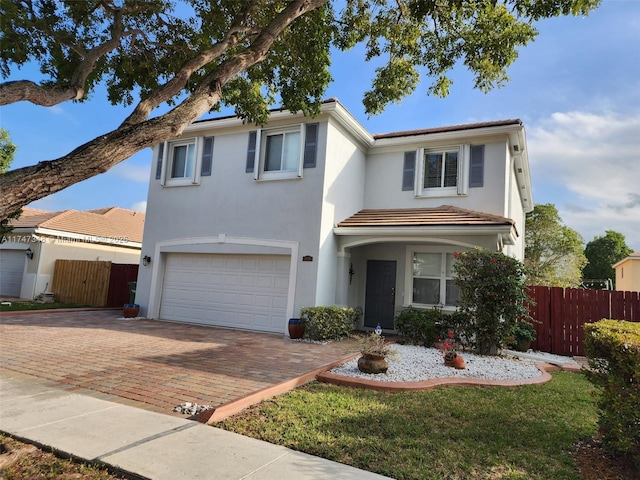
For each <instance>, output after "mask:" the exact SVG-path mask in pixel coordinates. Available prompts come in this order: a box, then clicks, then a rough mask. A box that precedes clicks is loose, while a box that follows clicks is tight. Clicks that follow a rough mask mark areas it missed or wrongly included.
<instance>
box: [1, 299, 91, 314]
mask: <svg viewBox="0 0 640 480" xmlns="http://www.w3.org/2000/svg"><path fill="white" fill-rule="evenodd" d="M8 303H11V305H0V312H20V311H24V310H54V309H57V308H83V307H85V306H86V305H76V304H74V303H59V302H53V303H39V302H29V301H23V300H18V301H13V300H9V301H8Z"/></svg>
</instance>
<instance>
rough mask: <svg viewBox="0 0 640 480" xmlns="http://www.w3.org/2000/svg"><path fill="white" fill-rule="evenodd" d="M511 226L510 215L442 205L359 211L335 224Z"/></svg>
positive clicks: (367, 225) (351, 225) (363, 225)
mask: <svg viewBox="0 0 640 480" xmlns="http://www.w3.org/2000/svg"><path fill="white" fill-rule="evenodd" d="M473 225H480V226H493V225H511V226H513V227H514V228H515V222H514V221H513V220H511V219H510V218H506V217H501V216H499V215H493V214H490V213H484V212H476V211H474V210H467V209H464V208H458V207H452V206H451V205H441V206H439V207H436V208H402V209H378V210H360V211H359V212H358V213H356V214H355V215H352V216H351V217H349V218H347V219H345V220H343V221H342V222H340V223H338V227H434V226H473Z"/></svg>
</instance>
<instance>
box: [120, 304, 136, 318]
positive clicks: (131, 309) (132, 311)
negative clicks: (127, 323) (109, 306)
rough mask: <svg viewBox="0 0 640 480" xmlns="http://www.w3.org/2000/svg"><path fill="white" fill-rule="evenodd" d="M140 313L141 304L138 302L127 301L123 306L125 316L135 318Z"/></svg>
mask: <svg viewBox="0 0 640 480" xmlns="http://www.w3.org/2000/svg"><path fill="white" fill-rule="evenodd" d="M138 313H140V305H138V304H137V303H125V304H124V307H122V316H123V317H124V318H135V317H137V316H138Z"/></svg>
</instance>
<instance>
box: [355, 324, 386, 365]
mask: <svg viewBox="0 0 640 480" xmlns="http://www.w3.org/2000/svg"><path fill="white" fill-rule="evenodd" d="M358 343H359V346H360V353H361V354H362V356H361V357H360V358H359V359H358V370H360V371H361V372H364V373H386V372H387V369H388V368H389V362H387V360H386V357H388V356H389V355H390V354H391V349H390V348H389V346H388V345H386V344H385V342H384V337H383V336H382V335H379V334H377V333H375V332H371V333H369V334H367V335H364V336H361V337H358Z"/></svg>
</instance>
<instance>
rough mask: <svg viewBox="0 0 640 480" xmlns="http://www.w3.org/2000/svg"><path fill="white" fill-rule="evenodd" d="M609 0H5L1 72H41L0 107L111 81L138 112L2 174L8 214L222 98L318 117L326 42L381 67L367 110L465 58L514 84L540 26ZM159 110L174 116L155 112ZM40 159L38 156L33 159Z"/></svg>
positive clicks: (261, 113) (255, 111) (446, 83)
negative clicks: (520, 54) (356, 49)
mask: <svg viewBox="0 0 640 480" xmlns="http://www.w3.org/2000/svg"><path fill="white" fill-rule="evenodd" d="M599 3H600V0H498V1H497V0H402V1H399V0H368V1H362V0H340V1H338V0H333V1H332V0H208V1H205V0H83V1H77V0H3V1H2V2H0V16H1V17H2V22H1V24H0V35H1V36H0V73H1V74H2V76H3V78H5V79H6V78H8V77H9V76H10V75H11V74H12V73H14V72H15V71H16V70H17V69H19V68H20V67H22V66H24V65H26V64H28V63H31V62H35V63H37V64H38V65H39V66H40V71H41V73H42V78H41V79H25V80H17V81H7V82H4V83H2V84H0V105H6V104H9V103H13V102H19V101H29V102H32V103H35V104H37V105H43V106H51V105H56V104H59V103H61V102H65V101H68V100H74V101H84V100H86V99H87V98H89V95H90V94H91V92H93V90H94V89H95V87H96V85H98V84H105V85H106V88H107V95H108V98H109V100H110V101H111V102H112V103H114V104H118V103H119V104H124V105H132V106H133V111H132V113H131V114H130V115H129V116H128V117H127V118H126V119H124V120H123V122H122V124H121V125H120V126H119V127H118V128H117V129H115V130H113V131H111V132H106V133H105V134H104V135H101V136H99V137H97V138H96V139H94V140H91V141H89V142H88V143H86V144H84V145H81V146H79V147H78V148H76V149H75V150H73V151H72V152H70V153H69V154H67V155H64V156H63V157H60V158H58V159H54V160H50V161H47V162H40V163H38V164H37V165H34V166H31V167H25V168H21V169H17V170H13V171H10V172H7V173H5V174H4V175H2V176H1V177H0V188H1V189H2V191H3V196H4V198H3V204H2V205H1V206H0V218H3V217H4V216H5V215H6V214H7V212H9V211H13V210H15V209H16V208H19V207H20V206H23V205H26V204H27V203H29V202H31V201H34V200H37V199H39V198H42V197H44V196H46V195H49V194H51V193H55V192H56V191H59V190H61V189H63V188H66V187H67V186H69V185H72V184H74V183H76V182H79V181H81V180H84V179H86V178H89V177H91V176H94V175H96V174H99V173H102V172H104V171H106V170H108V169H109V168H111V167H112V166H114V165H116V164H117V163H119V162H121V161H123V160H125V159H126V158H128V157H130V156H131V155H133V154H134V153H136V152H137V151H139V150H142V149H143V148H146V147H150V146H152V145H154V144H156V143H158V142H160V141H164V140H167V139H169V138H172V137H175V136H176V135H179V134H180V133H181V132H182V131H183V129H184V128H185V127H186V126H187V125H189V124H191V123H192V122H193V121H195V120H196V119H198V118H200V117H201V116H202V115H204V114H206V113H207V112H209V111H211V110H215V109H217V108H219V107H220V106H222V105H226V106H233V107H235V110H236V113H237V114H238V115H239V116H241V117H242V118H244V119H246V120H247V121H249V122H255V123H257V124H263V123H264V122H266V119H267V113H268V109H269V107H270V106H272V105H275V104H279V105H280V106H282V107H283V108H285V109H289V110H292V111H303V112H305V113H307V114H310V115H314V114H317V113H318V112H319V109H320V105H321V102H322V100H323V95H324V92H325V90H326V88H327V86H328V84H329V83H330V81H331V75H330V73H329V65H330V52H331V48H334V47H335V48H338V49H342V50H345V49H349V48H351V47H353V46H355V45H356V44H360V43H361V44H363V45H364V46H365V60H366V61H370V60H374V59H375V60H376V61H377V62H379V63H380V65H381V66H380V67H379V68H378V69H377V70H376V74H375V77H374V78H373V79H372V86H371V89H370V90H369V91H367V92H366V93H365V95H364V100H363V101H364V105H365V107H366V111H367V112H368V113H370V114H374V113H378V112H380V111H382V109H383V108H384V107H385V105H387V104H389V103H390V102H399V101H400V100H401V99H402V98H403V97H404V96H406V95H408V94H410V93H411V92H413V91H414V90H415V89H416V87H417V85H418V82H419V80H420V78H421V77H428V78H430V79H431V82H432V83H431V84H430V86H429V87H428V91H429V93H431V94H436V95H446V94H447V93H448V92H449V88H450V85H451V80H450V78H449V77H448V76H447V73H448V72H449V71H450V70H451V69H452V68H453V67H454V66H455V65H456V64H458V63H463V64H464V65H465V66H466V67H467V68H468V69H469V70H470V71H471V72H472V73H473V75H474V82H475V86H476V87H477V88H479V89H481V90H483V91H486V90H488V89H490V88H493V87H496V86H500V85H502V84H503V83H504V82H505V81H506V80H507V75H506V71H507V67H509V65H510V64H511V63H512V62H513V61H514V60H515V59H516V57H517V51H518V48H519V47H521V46H523V45H526V44H527V43H528V42H529V41H531V40H533V39H534V38H535V36H536V34H537V32H536V30H535V28H534V26H533V24H534V23H535V21H537V20H539V19H542V18H546V17H552V16H558V15H586V14H588V12H590V11H591V10H593V9H594V8H596V7H597V6H598V4H599ZM161 105H170V107H171V108H170V109H169V111H167V112H166V113H163V114H160V115H158V114H156V116H153V114H154V112H156V109H158V107H160V106H161ZM34 160H38V159H34Z"/></svg>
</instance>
